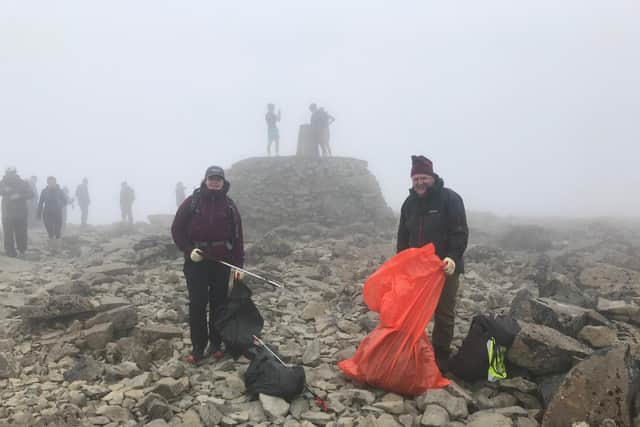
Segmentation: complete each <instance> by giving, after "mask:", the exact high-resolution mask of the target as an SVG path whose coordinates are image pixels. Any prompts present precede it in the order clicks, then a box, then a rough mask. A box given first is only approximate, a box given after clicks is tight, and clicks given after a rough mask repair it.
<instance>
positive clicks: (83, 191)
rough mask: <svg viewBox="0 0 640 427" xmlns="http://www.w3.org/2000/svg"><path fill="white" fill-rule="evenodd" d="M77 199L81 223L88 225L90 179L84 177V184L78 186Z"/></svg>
mask: <svg viewBox="0 0 640 427" xmlns="http://www.w3.org/2000/svg"><path fill="white" fill-rule="evenodd" d="M76 199H77V200H78V206H79V207H80V224H81V225H82V226H83V227H84V226H86V225H87V219H88V218H89V204H90V203H91V198H90V197H89V180H88V179H87V178H83V179H82V184H80V185H78V188H76Z"/></svg>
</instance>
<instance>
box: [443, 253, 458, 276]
mask: <svg viewBox="0 0 640 427" xmlns="http://www.w3.org/2000/svg"><path fill="white" fill-rule="evenodd" d="M442 261H444V267H442V270H443V271H444V274H446V275H447V276H451V275H452V274H453V273H454V272H455V271H456V263H455V261H454V260H452V259H451V258H449V257H446V258H445V259H443V260H442Z"/></svg>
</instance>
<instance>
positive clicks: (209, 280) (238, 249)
mask: <svg viewBox="0 0 640 427" xmlns="http://www.w3.org/2000/svg"><path fill="white" fill-rule="evenodd" d="M228 191H229V182H228V181H227V180H226V179H225V178H224V170H223V169H222V168H221V167H218V166H210V167H209V168H207V171H206V173H205V177H204V180H203V181H202V184H201V185H200V188H198V189H197V190H196V191H194V192H193V194H192V195H191V196H189V197H187V198H186V199H185V200H184V202H182V204H181V205H180V207H179V208H178V211H177V212H176V216H175V218H174V220H173V225H172V226H171V234H172V236H173V240H174V242H175V243H176V245H177V246H178V248H179V249H180V250H181V251H182V252H183V253H184V255H185V261H184V270H183V271H184V276H185V278H186V280H187V289H188V291H189V327H190V329H191V344H192V346H193V350H192V353H191V355H190V356H189V357H187V361H188V362H189V363H194V364H195V363H198V362H200V361H201V360H202V359H203V358H205V356H206V354H208V353H211V354H212V355H213V357H214V358H216V359H219V358H221V357H222V356H223V352H222V348H221V344H222V339H221V337H220V334H219V333H218V331H216V329H215V325H214V321H213V320H214V315H215V313H216V311H217V310H219V309H220V307H222V306H223V305H224V304H225V302H226V299H227V291H228V283H229V276H230V274H231V271H230V269H229V267H225V266H224V265H222V264H220V263H219V262H217V261H218V260H220V261H226V262H228V263H231V264H233V265H235V266H237V267H241V268H242V267H243V265H244V244H243V241H242V222H241V219H240V214H239V213H238V209H237V208H236V205H235V203H233V200H231V198H230V197H229V196H227V192H228ZM234 274H236V275H237V274H238V273H237V272H234ZM207 303H208V304H209V321H208V323H207ZM207 341H209V349H208V351H207V353H205V349H206V346H207Z"/></svg>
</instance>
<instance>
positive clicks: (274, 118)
mask: <svg viewBox="0 0 640 427" xmlns="http://www.w3.org/2000/svg"><path fill="white" fill-rule="evenodd" d="M275 108H276V106H275V105H273V104H267V114H266V115H265V116H264V119H265V121H266V122H267V155H268V156H271V144H273V143H274V142H275V144H276V156H279V155H280V131H279V130H278V122H279V121H280V119H281V118H282V115H281V114H280V110H278V114H276V113H275Z"/></svg>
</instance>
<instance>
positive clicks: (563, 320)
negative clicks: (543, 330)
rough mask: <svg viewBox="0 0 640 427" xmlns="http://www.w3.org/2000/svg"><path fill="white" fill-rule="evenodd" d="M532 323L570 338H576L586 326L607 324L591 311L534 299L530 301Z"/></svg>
mask: <svg viewBox="0 0 640 427" xmlns="http://www.w3.org/2000/svg"><path fill="white" fill-rule="evenodd" d="M531 310H532V317H533V320H534V322H536V323H539V324H542V325H545V326H548V327H550V328H553V329H557V330H558V331H560V332H562V333H563V334H566V335H569V336H570V337H574V338H575V337H577V336H578V332H580V330H581V329H582V328H583V327H584V326H585V325H587V324H589V323H591V324H600V325H604V324H607V323H608V322H607V319H605V318H604V317H602V316H601V315H599V314H598V313H596V312H594V311H593V310H590V309H587V308H582V307H578V306H576V305H571V304H568V303H562V302H558V301H555V300H553V299H551V298H534V299H532V300H531Z"/></svg>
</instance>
